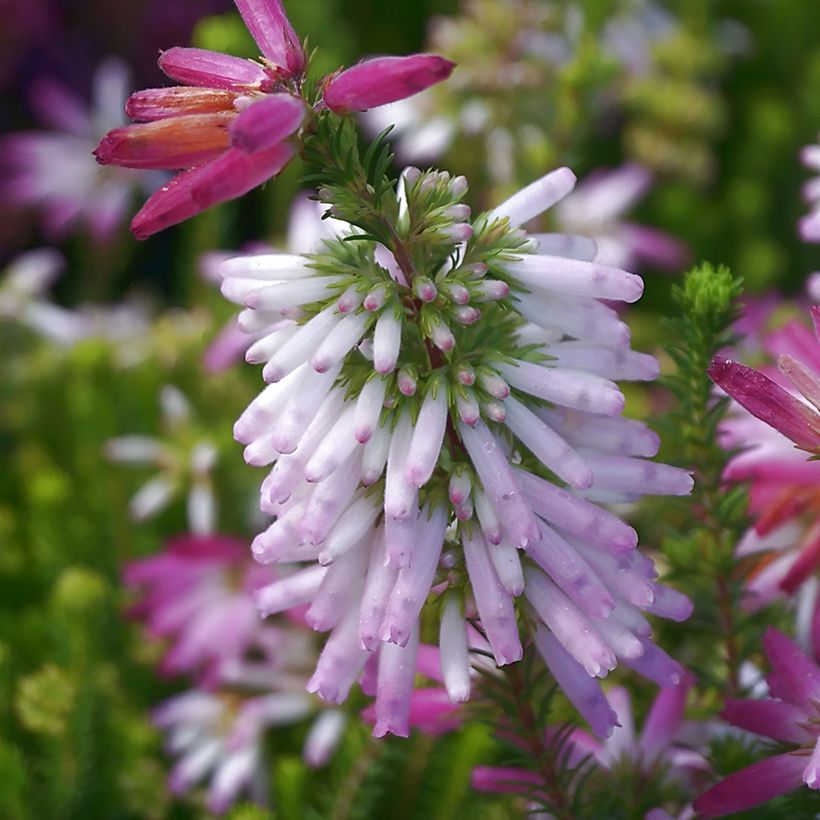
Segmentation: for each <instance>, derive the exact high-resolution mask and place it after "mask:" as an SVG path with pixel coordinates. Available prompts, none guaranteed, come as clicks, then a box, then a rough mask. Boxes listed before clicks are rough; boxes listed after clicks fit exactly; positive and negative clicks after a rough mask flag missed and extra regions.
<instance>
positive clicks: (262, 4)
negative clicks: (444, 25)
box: [95, 0, 454, 239]
mask: <svg viewBox="0 0 820 820" xmlns="http://www.w3.org/2000/svg"><path fill="white" fill-rule="evenodd" d="M236 7H237V9H238V10H239V13H240V14H241V15H242V19H243V20H244V21H245V24H246V26H247V27H248V30H249V31H250V33H251V35H252V36H253V38H254V40H255V41H256V44H257V45H258V46H259V50H260V52H261V55H262V56H261V57H260V58H259V60H246V59H243V58H239V57H232V56H230V55H228V54H221V53H218V52H213V51H207V50H205V49H199V48H179V47H175V48H171V49H169V50H167V51H164V52H162V54H161V55H160V58H159V67H160V68H161V69H162V71H163V72H164V73H165V74H166V75H167V76H168V77H170V78H171V79H172V80H175V81H176V82H178V83H180V84H181V85H178V86H172V87H168V88H151V89H145V90H143V91H138V92H137V93H135V94H133V95H132V96H131V97H130V98H129V99H128V102H127V103H126V112H127V113H128V115H129V116H130V117H132V119H134V120H137V123H136V124H134V125H129V126H127V127H125V128H118V129H115V130H113V131H111V132H110V133H109V134H107V135H106V136H105V138H104V139H103V140H102V141H101V142H100V144H99V146H98V147H97V150H96V151H95V155H96V157H97V160H98V161H99V162H100V163H102V164H104V165H120V166H124V167H126V168H143V169H145V168H164V169H172V170H180V171H181V173H180V174H178V175H177V176H176V177H174V179H173V180H171V182H169V183H168V184H167V185H164V186H162V187H161V188H160V189H159V190H158V191H157V192H156V193H155V194H154V195H153V196H152V197H151V198H150V199H149V200H148V202H146V204H145V205H144V206H143V208H142V209H141V210H140V212H139V213H138V214H137V215H136V216H135V217H134V220H133V222H132V223H131V229H132V231H133V232H134V235H135V236H136V237H137V238H138V239H145V238H147V237H148V236H151V234H154V233H156V232H157V231H160V230H162V229H163V228H167V227H169V226H170V225H175V224H176V223H178V222H182V221H183V220H186V219H189V218H190V217H192V216H194V215H196V214H197V213H199V212H200V211H203V210H205V209H206V208H210V207H211V206H213V205H217V204H219V203H221V202H225V201H227V200H229V199H235V198H236V197H238V196H242V195H243V194H246V193H247V192H248V191H250V190H251V189H253V188H256V187H257V186H258V185H261V184H262V183H263V182H266V181H267V180H268V179H270V178H271V177H274V176H276V175H277V174H278V173H279V172H280V171H282V169H283V168H284V167H285V166H286V165H287V164H288V163H289V162H290V161H291V160H292V159H293V157H294V156H295V154H296V152H297V147H296V145H295V143H294V141H293V140H290V137H293V136H294V135H295V134H296V133H297V132H298V130H299V128H300V127H301V126H302V124H303V122H304V121H305V119H306V118H307V117H308V115H309V112H310V111H311V109H312V107H314V106H316V107H326V108H329V109H330V110H332V111H335V112H337V113H341V114H346V113H351V112H354V111H364V110H366V109H369V108H373V107H375V106H379V105H384V104H386V103H390V102H394V101H396V100H399V99H403V98H404V97H407V96H410V95H411V94H415V93H417V92H419V91H422V90H423V89H425V88H428V87H429V86H431V85H433V84H434V83H437V82H440V81H442V80H444V79H446V78H447V77H448V76H449V75H450V73H451V72H452V70H453V67H454V65H453V63H451V62H450V61H449V60H445V59H443V58H441V57H436V56H435V55H429V54H415V55H411V56H408V57H378V58H374V59H371V60H365V61H363V62H361V63H359V64H358V65H355V66H353V67H351V68H349V69H347V70H346V71H340V72H336V73H335V74H332V75H330V76H328V77H325V78H324V80H322V82H321V83H320V86H319V87H320V90H321V97H320V99H317V100H313V99H306V98H305V96H304V94H303V91H304V80H305V72H306V70H307V57H306V54H305V51H304V48H303V46H302V44H301V43H300V42H299V39H298V37H297V35H296V33H295V32H294V30H293V27H292V26H291V25H290V22H289V21H288V18H287V15H286V14H285V10H284V8H283V6H282V2H281V0H236Z"/></svg>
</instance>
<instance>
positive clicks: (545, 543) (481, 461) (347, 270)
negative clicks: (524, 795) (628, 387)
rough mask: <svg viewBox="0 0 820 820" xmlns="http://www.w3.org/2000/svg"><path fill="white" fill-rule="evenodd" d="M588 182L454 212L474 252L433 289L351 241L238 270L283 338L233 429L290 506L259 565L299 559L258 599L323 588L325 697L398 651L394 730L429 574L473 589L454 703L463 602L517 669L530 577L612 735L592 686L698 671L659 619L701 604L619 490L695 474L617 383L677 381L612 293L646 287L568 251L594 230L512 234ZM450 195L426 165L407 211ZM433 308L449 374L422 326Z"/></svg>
mask: <svg viewBox="0 0 820 820" xmlns="http://www.w3.org/2000/svg"><path fill="white" fill-rule="evenodd" d="M574 182H575V177H574V175H573V174H572V173H571V172H570V171H569V170H568V169H560V170H558V171H555V172H553V173H552V174H548V175H547V176H546V177H544V178H543V179H541V180H538V181H537V182H535V183H533V184H532V185H530V186H529V187H527V188H526V189H524V190H523V191H521V192H520V193H518V194H516V195H515V196H514V197H512V198H511V199H510V200H508V201H507V202H505V203H503V204H502V205H501V206H499V207H498V208H496V209H495V210H494V211H493V212H491V213H490V214H488V215H483V216H482V217H479V219H478V220H476V221H475V223H473V224H471V223H469V222H468V221H467V220H468V219H469V208H466V206H462V205H458V204H456V205H452V206H448V208H447V210H446V214H447V218H448V219H449V220H450V221H449V222H448V223H447V224H446V225H445V226H443V227H442V228H441V233H440V236H441V237H442V240H441V241H445V242H449V243H451V245H452V246H457V245H458V246H459V247H456V248H453V250H454V251H455V254H454V255H456V256H457V261H453V258H452V256H451V254H449V253H446V254H444V255H443V256H442V257H441V259H442V262H441V263H440V265H441V267H440V268H439V269H432V270H429V271H427V270H425V271H424V274H423V275H417V276H416V277H415V278H414V280H413V281H412V282H408V281H407V279H406V277H405V275H404V271H402V270H401V268H400V267H399V265H398V263H397V261H396V259H394V258H393V257H392V255H391V254H390V253H389V252H387V251H386V249H385V248H384V247H382V246H375V245H374V244H371V248H370V251H369V253H370V254H371V256H370V257H367V258H366V259H363V260H362V263H361V266H360V267H358V268H355V269H353V268H354V265H353V263H352V262H350V261H346V262H345V265H346V266H347V267H345V266H344V265H342V264H340V263H339V262H337V261H335V258H334V257H333V256H332V254H333V253H334V252H335V253H339V254H348V253H349V251H348V250H347V249H348V248H350V247H351V246H352V245H354V243H348V242H337V243H336V244H335V245H333V243H331V244H330V245H329V246H328V248H327V254H326V255H327V257H328V258H327V259H325V257H322V256H319V257H311V258H305V257H301V256H297V255H285V254H263V255H258V256H244V257H238V258H236V259H232V260H229V261H227V262H225V263H224V264H223V266H222V273H223V276H224V282H223V288H222V289H223V293H224V294H225V295H226V296H227V297H228V298H229V299H231V300H232V301H234V302H237V303H239V304H241V305H243V306H244V307H245V310H244V311H243V313H242V314H241V315H240V321H241V322H242V324H243V326H244V327H246V328H248V329H250V330H253V331H254V332H257V333H260V334H262V331H263V330H265V331H266V332H265V334H264V335H260V337H259V338H258V340H257V341H256V342H255V343H254V345H253V346H252V347H251V348H250V349H249V351H248V356H249V358H250V359H251V360H253V361H257V362H260V363H261V362H265V365H264V369H263V371H262V372H263V377H264V378H265V380H266V381H268V382H269V385H268V387H266V388H265V390H264V391H263V392H262V393H261V394H260V396H259V397H258V398H257V399H256V400H254V401H253V402H252V403H251V405H250V406H249V407H248V408H247V410H246V411H245V412H244V413H243V415H242V416H241V417H240V419H239V420H238V421H237V423H236V425H235V428H234V433H235V437H236V438H237V439H238V440H239V441H240V442H242V443H243V444H245V445H246V448H245V459H246V461H248V463H250V464H253V465H258V466H263V465H271V464H273V468H272V470H271V472H270V474H269V475H268V477H267V478H266V479H265V481H264V482H263V485H262V489H261V507H262V509H263V511H265V512H267V513H269V514H271V515H274V516H276V520H275V521H274V522H273V523H272V524H271V525H270V527H268V529H267V530H265V532H263V533H261V534H260V535H258V536H257V538H256V539H255V540H254V542H253V546H252V549H253V552H254V555H255V557H256V558H257V560H259V561H260V562H262V563H272V562H273V563H289V562H299V563H300V565H301V568H300V569H298V570H297V571H296V572H295V573H294V574H293V575H290V576H288V577H287V578H284V579H282V580H280V581H276V582H274V583H273V584H271V585H270V586H269V587H266V588H264V589H262V590H260V591H259V593H258V601H259V605H260V608H261V610H262V612H263V613H268V614H269V613H275V612H280V611H284V610H287V609H290V608H292V607H295V606H301V605H305V604H309V605H310V606H309V609H308V611H307V614H306V621H307V623H308V624H309V625H310V626H312V627H313V628H314V629H316V630H318V631H328V632H330V636H329V638H328V640H327V642H326V644H325V648H324V651H323V652H322V655H321V657H320V659H319V663H318V665H317V668H316V671H315V673H314V675H313V677H312V679H311V681H310V684H309V689H310V691H315V692H318V693H319V694H320V695H321V696H322V697H323V698H325V699H327V700H331V701H334V702H340V701H342V700H344V699H345V698H346V697H347V694H348V692H349V690H350V687H351V686H352V684H353V683H354V682H355V681H356V680H357V678H358V676H359V674H360V671H361V669H362V668H363V667H364V665H365V664H366V663H367V661H368V658H369V657H370V656H371V653H374V652H376V651H377V650H378V652H379V664H378V667H379V668H378V672H379V681H380V686H379V694H377V704H376V709H377V711H380V713H381V714H382V715H383V716H384V717H383V720H382V723H381V731H382V733H383V732H384V731H389V732H393V733H394V734H399V735H406V734H407V732H408V728H409V724H408V716H409V708H410V707H409V704H410V698H411V692H412V684H413V680H412V678H413V676H412V674H411V673H410V671H409V670H412V669H413V668H414V658H415V656H416V651H417V647H418V640H419V617H420V615H421V614H422V612H423V610H424V608H425V601H426V600H427V597H428V595H429V594H430V592H431V589H434V590H435V591H436V593H438V592H439V591H442V590H443V589H445V588H447V587H448V586H450V587H452V588H453V590H454V592H455V593H456V594H455V595H454V596H453V597H450V598H448V601H447V606H446V607H444V608H443V610H442V617H441V622H440V645H441V653H442V662H443V663H444V665H445V668H444V670H443V674H444V680H445V685H446V688H447V691H448V693H449V695H450V698H451V699H452V700H453V701H455V702H458V701H461V700H465V699H466V698H467V697H468V696H469V663H470V662H469V655H468V650H467V629H466V622H465V617H467V616H469V617H475V618H477V620H478V621H479V622H480V624H481V627H482V629H483V631H484V632H485V634H486V637H487V640H488V641H489V644H490V647H491V649H492V652H493V655H494V656H495V659H496V662H497V663H498V664H507V663H512V662H514V661H517V660H519V659H520V658H521V656H522V646H521V641H520V637H519V630H518V622H517V618H516V611H515V599H516V598H517V597H518V596H520V595H522V593H523V598H522V603H521V606H522V608H525V609H526V611H527V613H528V615H529V616H530V618H529V619H531V620H533V621H534V622H535V623H536V624H538V626H537V629H536V634H535V641H536V645H537V647H538V650H539V652H540V653H541V654H542V656H543V657H544V660H545V661H546V663H547V665H548V666H549V667H550V669H551V670H552V672H553V674H554V676H555V678H556V679H557V680H558V682H559V684H560V685H561V686H562V688H563V689H564V690H565V691H566V693H567V695H568V696H569V698H570V699H571V700H572V701H573V703H575V705H576V706H577V707H578V708H579V710H580V711H581V713H582V714H583V716H584V717H585V718H586V719H587V720H588V721H589V722H590V723H591V725H592V727H593V729H594V730H595V731H596V732H597V733H598V734H601V735H606V734H608V733H609V731H610V730H611V728H612V726H613V725H614V715H613V714H612V711H611V709H610V708H609V706H608V704H607V702H606V699H605V697H604V695H603V693H602V692H601V690H600V687H599V686H598V684H597V682H596V681H595V678H596V677H605V676H606V674H607V673H608V672H609V671H610V670H612V669H613V668H614V667H615V666H616V665H617V663H618V661H619V660H621V661H623V662H624V663H626V664H627V665H628V666H630V667H632V668H633V669H635V670H637V671H638V672H640V673H641V674H643V675H645V676H646V677H648V678H650V679H652V680H654V681H656V682H658V683H660V684H661V685H668V684H671V683H675V682H677V681H678V680H680V677H681V674H682V670H681V668H680V667H679V666H678V664H677V663H675V662H674V661H673V660H672V659H671V658H669V657H668V656H667V655H666V654H665V653H664V652H663V651H662V650H661V649H660V648H658V647H657V646H656V645H655V644H654V643H652V641H651V640H650V631H651V630H650V626H649V623H648V621H646V619H645V618H644V615H643V613H642V611H649V612H653V613H655V614H658V615H661V616H663V617H671V618H675V619H683V618H686V617H687V616H688V615H689V613H690V610H691V604H690V602H689V601H688V599H686V598H685V597H684V596H682V595H680V594H679V593H676V592H674V591H673V590H670V589H668V588H666V587H664V586H662V585H660V584H658V583H657V582H656V580H655V579H656V575H657V573H656V570H655V568H654V565H653V563H652V561H651V560H650V559H648V558H646V557H643V556H641V555H640V554H639V553H638V552H637V551H636V550H635V547H636V545H637V533H636V532H635V531H634V530H633V529H632V528H631V527H629V526H628V525H626V524H625V523H624V522H622V521H621V520H620V519H618V518H617V517H616V516H615V515H613V514H612V513H610V512H608V511H606V510H604V509H603V508H602V507H600V506H598V503H613V502H626V501H633V500H635V499H637V498H640V497H641V496H643V495H646V494H686V493H688V492H689V491H690V490H691V487H692V479H691V478H690V476H689V475H688V474H687V473H685V472H684V471H682V470H678V469H675V468H672V467H668V466H666V465H662V464H656V463H653V462H651V461H648V460H647V459H648V458H650V457H652V456H654V455H655V454H656V453H657V449H658V439H657V436H656V435H655V434H654V433H652V432H651V431H650V430H649V429H648V428H647V427H646V426H645V425H643V424H641V423H639V422H635V421H631V420H628V419H624V418H622V417H621V413H622V411H623V407H624V397H623V395H622V393H621V392H620V390H619V389H618V387H617V386H616V385H615V383H614V382H613V381H610V379H624V380H629V381H649V380H652V379H654V378H655V377H656V376H657V374H658V365H657V362H656V361H655V359H654V358H653V357H651V356H648V355H645V354H642V353H636V352H634V351H632V350H631V349H630V347H629V338H630V334H629V329H628V327H627V326H626V325H625V324H624V323H623V322H622V321H621V319H620V318H619V317H618V315H617V313H616V312H615V311H614V310H612V309H611V308H609V307H607V306H606V305H604V304H603V303H602V302H601V301H599V300H601V299H606V300H616V301H626V302H634V301H635V300H637V299H638V298H639V297H640V295H641V293H642V290H643V284H642V282H641V280H640V278H639V277H637V276H634V275H633V274H630V273H627V272H626V271H623V270H620V269H617V268H612V267H607V266H604V265H599V264H594V263H591V262H589V261H586V258H585V257H582V258H580V259H579V258H577V256H576V257H575V258H571V257H572V254H573V252H575V253H577V254H578V255H579V256H580V255H582V254H581V253H579V252H578V248H577V246H578V245H579V244H580V245H582V246H584V247H585V244H584V243H583V242H580V243H579V242H578V240H577V238H573V237H567V236H564V235H560V234H545V235H539V236H533V237H529V236H528V235H526V234H525V233H524V232H523V231H521V230H514V229H517V228H518V226H520V225H522V224H524V223H526V222H527V221H529V220H530V219H532V218H533V217H535V216H537V215H538V214H540V213H541V212H542V211H544V210H545V209H547V208H549V207H550V206H551V205H553V204H555V203H556V202H557V201H559V200H560V199H561V198H562V197H563V196H565V195H566V194H567V193H569V191H570V190H571V189H572V187H573V185H574ZM432 190H435V191H437V192H438V193H437V194H436V196H441V197H447V198H450V199H452V198H453V197H455V200H456V201H457V200H459V199H460V198H461V197H462V196H463V195H464V193H465V192H466V181H465V180H464V179H463V178H461V177H457V178H451V177H450V176H449V175H448V174H446V173H443V172H440V173H436V172H428V173H426V174H422V173H421V172H419V171H418V170H417V169H408V170H407V171H406V172H405V173H404V174H403V177H402V181H401V184H400V191H401V193H400V201H399V203H398V209H399V212H400V213H401V212H402V211H403V210H406V209H408V208H410V207H415V206H414V205H413V204H412V203H413V202H415V198H416V197H421V196H426V195H427V193H428V192H430V191H432ZM350 231H351V232H355V229H354V228H353V227H352V226H351V227H350ZM505 232H511V233H510V234H509V235H508V238H507V240H506V241H508V242H511V243H513V245H512V247H510V248H509V249H507V250H503V249H500V250H498V251H497V252H495V253H494V254H493V256H492V257H488V258H490V264H487V263H485V262H480V263H479V262H475V263H471V262H470V261H469V260H470V259H471V258H472V257H471V254H472V253H474V252H475V253H477V252H478V251H477V249H478V248H480V247H482V245H481V243H482V242H484V241H488V240H486V239H485V238H484V237H485V234H486V235H489V236H493V237H503V236H505V235H506V234H505ZM494 241H497V242H501V239H500V238H496V239H495V240H494ZM588 241H589V240H587V242H588ZM355 246H356V247H357V248H366V247H367V245H366V243H365V242H357V243H355ZM581 250H583V247H582V249H581ZM363 252H365V251H363ZM462 257H463V258H462ZM349 258H350V257H349V256H345V259H346V260H349ZM323 259H324V261H322V260H323ZM459 260H460V261H459ZM497 302H502V303H503V304H504V305H505V313H504V316H506V317H507V319H505V321H507V322H508V323H509V324H508V325H506V331H505V332H507V333H508V334H509V337H508V338H509V345H510V346H511V350H513V351H517V350H520V349H522V348H524V349H529V350H530V351H533V352H532V353H530V354H528V355H524V356H519V355H516V354H515V352H510V353H504V354H503V355H502V354H501V353H499V352H498V351H497V350H489V351H483V350H482V349H481V347H480V344H481V342H480V339H481V338H482V336H481V334H483V333H486V332H488V330H489V326H487V325H486V324H482V311H486V312H488V313H490V315H494V316H498V315H499V314H498V313H492V311H493V310H494V309H495V308H494V306H495V304H496V303H497ZM411 304H412V305H413V307H412V309H411V308H410V307H409V305H411ZM417 311H423V313H422V316H423V321H422V323H421V325H420V329H419V330H418V331H417V333H420V334H422V335H423V338H425V339H426V341H425V345H426V348H425V349H426V351H427V352H426V353H425V357H429V361H431V362H432V363H433V366H432V367H430V366H429V365H427V367H428V368H429V370H428V372H424V370H423V367H424V365H423V364H419V363H418V362H416V361H414V359H413V355H414V354H413V351H414V347H413V342H412V341H409V340H411V339H413V338H416V336H414V335H412V334H411V325H412V323H413V322H414V321H416V316H417V313H416V312H417ZM476 334H478V335H476ZM525 346H531V347H529V348H526V347H525ZM474 347H475V348H477V351H478V352H477V353H476V354H474V355H473V356H472V357H471V359H464V358H463V356H464V354H466V353H468V352H470V350H472V349H473V348H474ZM415 349H417V348H415ZM342 374H347V375H346V376H344V377H343V375H342ZM353 379H355V380H356V381H355V382H353V381H352V380H353ZM353 384H355V385H356V386H355V387H354V386H353ZM411 407H412V408H414V410H413V412H412V413H411V410H410V408H411ZM544 471H549V472H550V474H551V475H554V476H555V478H556V480H557V481H558V482H562V483H563V484H564V485H565V487H559V486H557V485H556V483H555V482H553V481H549V480H547V479H545V478H543V477H542V473H543V472H544ZM465 579H469V583H468V584H467V585H466V589H465V586H464V585H465ZM462 592H463V593H464V594H461V593H462ZM523 601H526V603H523ZM382 681H386V682H385V683H384V685H383V686H382V685H381V682H382ZM382 692H383V693H384V695H383V697H384V698H388V700H387V701H383V702H382V703H380V696H381V693H382Z"/></svg>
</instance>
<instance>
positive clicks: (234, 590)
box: [123, 535, 276, 681]
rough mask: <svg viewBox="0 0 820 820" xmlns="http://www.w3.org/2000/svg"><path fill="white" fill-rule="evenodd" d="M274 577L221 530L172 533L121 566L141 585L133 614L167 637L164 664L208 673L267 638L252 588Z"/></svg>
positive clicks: (170, 669)
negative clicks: (162, 545)
mask: <svg viewBox="0 0 820 820" xmlns="http://www.w3.org/2000/svg"><path fill="white" fill-rule="evenodd" d="M275 577H276V576H275V574H274V573H273V572H272V571H271V570H270V568H267V567H262V566H260V565H259V564H256V563H254V562H253V561H250V560H249V557H248V551H247V546H246V545H245V544H244V543H242V542H240V541H237V540H236V539H233V538H228V537H224V536H217V535H206V536H202V535H186V536H180V537H177V538H174V539H171V540H170V541H169V543H168V546H167V549H166V550H165V551H164V552H162V553H159V554H158V555H153V556H150V557H148V558H142V559H139V560H136V561H132V562H131V563H130V564H128V565H127V566H126V568H125V570H124V573H123V578H124V580H125V583H126V585H128V586H129V587H132V588H134V590H135V591H137V592H138V593H139V598H138V599H137V601H136V602H135V604H134V605H133V606H132V608H131V610H130V614H131V616H132V617H134V618H137V619H139V620H141V621H144V622H145V625H146V628H147V630H148V632H149V634H151V635H152V636H153V637H155V638H158V639H163V640H166V641H168V642H169V647H168V651H167V653H166V655H165V658H164V660H163V662H162V669H163V671H164V672H165V673H167V674H180V673H183V672H187V673H194V672H196V673H201V674H202V675H203V676H204V677H205V678H207V679H210V680H211V681H214V680H219V679H220V676H221V674H224V672H225V669H226V667H230V665H231V664H232V663H235V662H236V661H238V660H239V659H240V658H241V657H242V656H243V655H244V654H245V653H246V652H247V651H248V649H249V648H251V647H254V646H256V647H257V648H258V646H259V644H260V642H261V643H264V641H263V636H264V633H265V631H266V629H267V627H265V626H264V625H263V623H262V621H261V620H260V618H259V615H258V613H257V610H256V606H255V604H254V601H253V592H254V591H255V590H257V589H259V588H261V587H262V586H264V585H265V584H269V583H271V582H272V581H273V580H274V579H275Z"/></svg>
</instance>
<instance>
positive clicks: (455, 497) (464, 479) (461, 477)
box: [447, 469, 472, 507]
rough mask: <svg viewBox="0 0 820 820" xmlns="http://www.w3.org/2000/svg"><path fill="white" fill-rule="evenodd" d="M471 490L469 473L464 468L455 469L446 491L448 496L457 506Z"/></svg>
mask: <svg viewBox="0 0 820 820" xmlns="http://www.w3.org/2000/svg"><path fill="white" fill-rule="evenodd" d="M471 491H472V482H471V481H470V475H469V473H468V472H467V471H466V470H463V469H462V470H458V469H457V470H456V472H454V473H453V475H452V476H450V485H449V488H448V491H447V496H448V498H449V499H450V501H451V502H452V503H453V504H454V505H455V506H457V507H458V506H459V505H461V504H463V503H464V502H465V501H466V500H467V499H468V498H469V497H470V492H471Z"/></svg>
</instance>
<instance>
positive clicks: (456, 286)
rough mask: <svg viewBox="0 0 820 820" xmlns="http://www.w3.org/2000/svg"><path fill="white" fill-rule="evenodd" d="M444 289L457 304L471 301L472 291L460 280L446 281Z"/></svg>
mask: <svg viewBox="0 0 820 820" xmlns="http://www.w3.org/2000/svg"><path fill="white" fill-rule="evenodd" d="M442 289H443V290H444V292H445V293H446V294H447V295H448V296H449V297H450V298H451V299H452V300H453V301H454V302H455V303H456V304H457V305H466V304H467V303H468V302H469V301H470V291H469V290H467V288H465V287H464V285H462V284H460V283H459V282H445V283H444V284H443V285H442Z"/></svg>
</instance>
